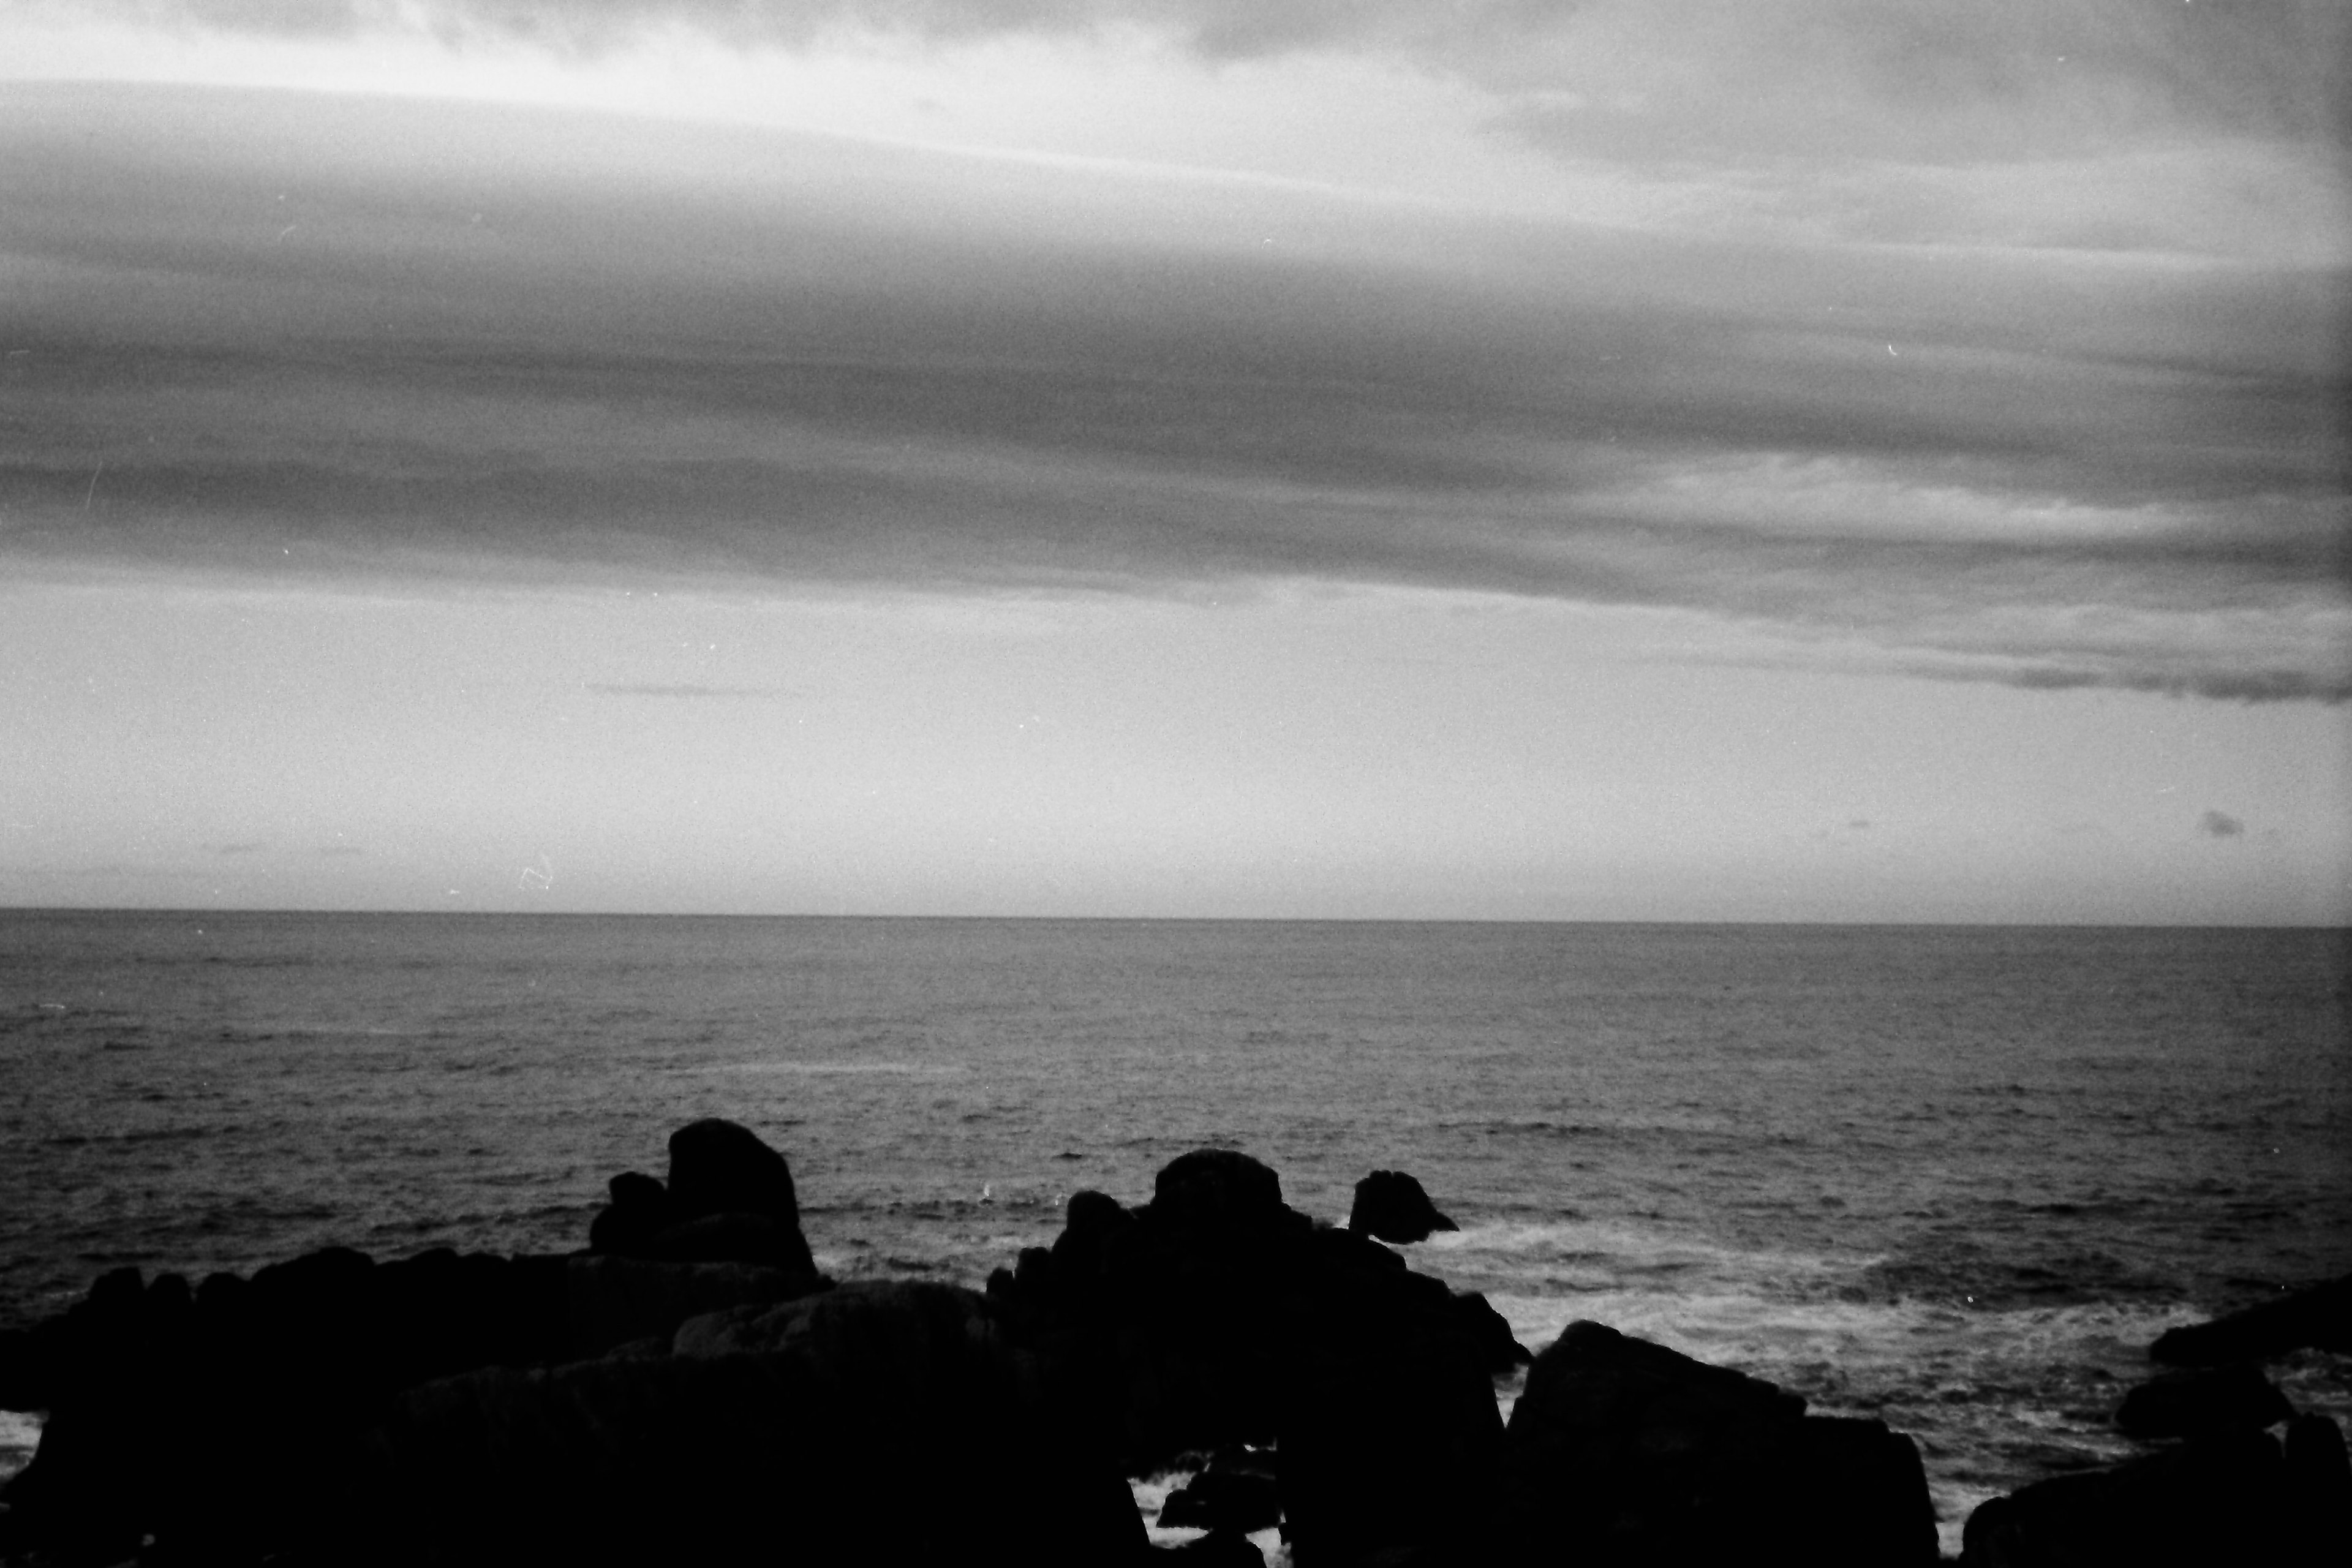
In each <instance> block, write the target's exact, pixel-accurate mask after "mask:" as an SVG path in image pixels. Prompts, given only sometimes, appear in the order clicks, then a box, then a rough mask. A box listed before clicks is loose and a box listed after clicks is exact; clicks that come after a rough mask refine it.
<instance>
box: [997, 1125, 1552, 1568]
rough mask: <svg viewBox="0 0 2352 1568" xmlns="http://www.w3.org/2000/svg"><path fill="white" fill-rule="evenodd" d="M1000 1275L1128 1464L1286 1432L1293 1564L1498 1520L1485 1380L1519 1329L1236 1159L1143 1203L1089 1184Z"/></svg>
mask: <svg viewBox="0 0 2352 1568" xmlns="http://www.w3.org/2000/svg"><path fill="white" fill-rule="evenodd" d="M989 1290H990V1294H991V1296H992V1298H993V1299H994V1300H998V1301H1000V1302H1002V1303H1003V1306H1004V1308H1005V1310H1006V1312H1007V1315H1008V1317H1009V1318H1010V1320H1011V1321H1012V1322H1013V1325H1014V1331H1015V1333H1016V1335H1017V1336H1018V1338H1019V1339H1020V1341H1021V1342H1023V1343H1024V1344H1025V1345H1028V1346H1031V1347H1034V1349H1035V1350H1036V1351H1037V1352H1039V1353H1040V1354H1041V1355H1042V1356H1044V1357H1045V1358H1046V1359H1047V1360H1048V1361H1049V1362H1051V1363H1053V1364H1054V1365H1055V1366H1057V1367H1059V1368H1061V1369H1062V1374H1063V1375H1064V1376H1066V1378H1067V1379H1068V1380H1069V1382H1070V1384H1071V1387H1072V1389H1073V1396H1074V1397H1075V1398H1076V1400H1077V1401H1078V1402H1079V1404H1080V1405H1083V1406H1084V1407H1085V1408H1087V1410H1088V1411H1089V1412H1090V1413H1091V1419H1092V1420H1093V1421H1094V1422H1095V1423H1096V1424H1097V1426H1098V1428H1099V1429H1100V1430H1102V1431H1103V1432H1104V1433H1105V1434H1106V1436H1108V1437H1109V1439H1110V1440H1111V1441H1112V1442H1113V1443H1114V1444H1115V1446H1116V1447H1117V1448H1118V1451H1119V1452H1120V1454H1121V1455H1122V1457H1123V1459H1124V1462H1125V1464H1126V1465H1127V1466H1128V1467H1129V1469H1130V1471H1131V1472H1140V1471H1142V1470H1145V1469H1148V1468H1153V1467H1155V1466H1157V1465H1160V1464H1164V1463H1166V1462H1168V1461H1169V1460H1170V1459H1171V1458H1173V1457H1174V1456H1176V1455H1177V1454H1179V1453H1181V1452H1183V1451H1186V1450H1209V1449H1214V1448H1220V1447H1234V1446H1240V1445H1244V1444H1246V1445H1255V1446H1261V1447H1262V1446H1265V1445H1268V1444H1272V1445H1275V1446H1276V1447H1277V1448H1278V1451H1279V1455H1280V1461H1281V1462H1280V1474H1279V1479H1278V1481H1277V1483H1276V1484H1277V1491H1278V1495H1279V1498H1280V1502H1281V1507H1282V1511H1283V1513H1284V1516H1285V1529H1286V1531H1287V1533H1288V1535H1289V1538H1290V1541H1291V1543H1292V1547H1293V1551H1294V1554H1295V1561H1297V1563H1299V1564H1300V1565H1301V1568H1318V1565H1320V1564H1324V1563H1351V1562H1356V1561H1359V1560H1361V1559H1364V1558H1367V1557H1370V1555H1372V1554H1373V1553H1375V1552H1414V1551H1420V1552H1435V1551H1439V1550H1460V1549H1464V1548H1465V1546H1466V1545H1469V1544H1472V1543H1475V1542H1476V1541H1477V1539H1478V1537H1479V1534H1480V1531H1482V1530H1485V1529H1486V1528H1488V1527H1490V1526H1491V1524H1492V1522H1493V1521H1494V1518H1495V1507H1494V1505H1495V1497H1496V1493H1495V1487H1496V1480H1497V1479H1498V1477H1499V1474H1500V1458H1501V1448H1502V1424H1501V1420H1500V1417H1499V1416H1498V1415H1497V1414H1496V1405H1495V1397H1494V1386H1493V1382H1492V1379H1493V1376H1494V1374H1495V1373H1497V1372H1501V1371H1506V1370H1508V1369H1510V1368H1511V1367H1513V1366H1514V1365H1516V1364H1517V1363H1518V1362H1520V1361H1522V1360H1524V1359H1525V1357H1526V1353H1527V1352H1525V1351H1524V1350H1521V1349H1520V1348H1519V1347H1518V1345H1517V1343H1516V1342H1514V1341H1512V1339H1511V1338H1510V1333H1509V1329H1508V1325H1507V1324H1505V1323H1503V1321H1502V1320H1501V1318H1500V1317H1499V1315H1497V1314H1496V1313H1495V1312H1494V1311H1493V1310H1492V1309H1491V1308H1490V1307H1489V1306H1488V1305H1487V1304H1486V1301H1485V1300H1484V1299H1483V1298H1480V1297H1476V1296H1475V1295H1456V1294H1455V1293H1454V1291H1452V1290H1450V1289H1447V1287H1446V1286H1445V1284H1444V1281H1442V1280H1439V1279H1433V1278H1431V1277H1430V1276H1427V1275H1423V1274H1416V1273H1414V1272H1412V1270H1411V1269H1409V1268H1406V1266H1405V1264H1404V1261H1403V1259H1402V1258H1399V1257H1398V1256H1397V1255H1396V1254H1395V1253H1394V1252H1391V1250H1389V1249H1388V1248H1387V1247H1382V1246H1381V1244H1379V1243H1378V1242H1376V1241H1373V1240H1371V1239H1370V1238H1369V1237H1363V1236H1360V1235H1357V1234H1354V1233H1352V1232H1349V1231H1345V1230H1337V1229H1333V1228H1332V1227H1330V1226H1318V1225H1317V1224H1315V1223H1314V1222H1313V1221H1311V1220H1310V1219H1308V1218H1307V1216H1306V1215H1302V1214H1300V1213H1298V1212H1297V1210H1295V1209H1293V1208H1291V1207H1289V1206H1288V1205H1286V1204H1285V1203H1284V1202H1283V1201H1282V1186H1281V1182H1280V1180H1279V1178H1278V1177H1276V1174H1275V1173H1274V1172H1273V1171H1271V1170H1270V1169H1268V1168H1267V1167H1266V1166H1265V1165H1263V1164H1261V1163H1258V1162H1257V1161H1255V1160H1254V1159H1251V1158H1250V1157H1249V1156H1247V1155H1245V1154H1242V1153H1238V1152H1234V1151H1232V1150H1221V1149H1204V1150H1196V1151H1194V1152H1192V1153H1190V1154H1186V1155H1183V1156H1181V1158H1179V1159H1177V1160H1175V1161H1172V1162H1171V1163H1170V1164H1169V1165H1168V1166H1167V1167H1166V1168H1165V1169H1163V1170H1162V1171H1161V1172H1160V1174H1159V1177H1158V1178H1157V1180H1156V1181H1155V1183H1154V1184H1153V1192H1152V1198H1151V1201H1150V1203H1148V1204H1145V1205H1140V1206H1139V1207H1137V1208H1134V1209H1131V1210H1130V1209H1128V1208H1126V1207H1124V1206H1123V1205H1120V1204H1118V1202H1117V1201H1116V1200H1114V1199H1112V1198H1109V1197H1108V1196H1106V1195H1104V1194H1100V1193H1081V1194H1078V1195H1076V1197H1074V1198H1072V1199H1071V1200H1070V1206H1069V1218H1068V1223H1067V1225H1066V1226H1065V1228H1064V1230H1063V1232H1062V1235H1061V1237H1060V1238H1059V1239H1057V1240H1056V1241H1055V1244H1054V1246H1053V1247H1051V1248H1050V1249H1048V1248H1045V1247H1033V1248H1030V1249H1029V1250H1027V1251H1025V1252H1024V1253H1023V1254H1022V1256H1021V1258H1020V1265H1019V1268H1017V1270H1004V1269H1000V1270H998V1271H997V1273H996V1275H995V1276H994V1277H993V1278H992V1279H991V1280H990V1282H989ZM1498 1330H1499V1333H1498Z"/></svg>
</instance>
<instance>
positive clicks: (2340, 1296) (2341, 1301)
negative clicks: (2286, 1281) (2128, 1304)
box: [2147, 1274, 2352, 1366]
mask: <svg viewBox="0 0 2352 1568" xmlns="http://www.w3.org/2000/svg"><path fill="white" fill-rule="evenodd" d="M2307 1348H2312V1349H2318V1350H2329V1351H2352V1274H2347V1275H2346V1276H2345V1277H2344V1278H2342V1279H2331V1280H2329V1281H2328V1282H2327V1283H2326V1284H2324V1285H2315V1286H2313V1287H2311V1288H2310V1289H2307V1290H2298V1291H2296V1292H2295V1293H2294V1294H2293V1295H2291V1296H2287V1297H2284V1298H2283V1299H2282V1300H2276V1301H2265V1302H2263V1304H2262V1305H2260V1306H2257V1307H2249V1308H2247V1309H2246V1310H2243V1311H2241V1312H2231V1313H2230V1314H2229V1315H2227V1316H2226V1317H2221V1318H2216V1319H2214V1320H2213V1321H2210V1322H2207V1323H2191V1324H2189V1325H2188V1326H2187V1327H2185V1328H2178V1329H2168V1330H2167V1331H2165V1332H2163V1333H2162V1334H2159V1335H2158V1336H2157V1341H2156V1343H2155V1344H2153V1345H2151V1346H2149V1347H2148V1352H2147V1353H2148V1357H2149V1359H2150V1360H2152V1361H2157V1362H2161V1363H2164V1364H2165V1365H2167V1366H2221V1365H2225V1364H2227V1363H2231V1362H2241V1361H2267V1360H2269V1359H2271V1358H2272V1357H2273V1356H2282V1355H2285V1354H2288V1353H2289V1352H2294V1351H2298V1350H2304V1349H2307Z"/></svg>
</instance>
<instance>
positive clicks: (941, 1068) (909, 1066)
mask: <svg viewBox="0 0 2352 1568" xmlns="http://www.w3.org/2000/svg"><path fill="white" fill-rule="evenodd" d="M687 1070H690V1071H692V1072H696V1073H702V1074H717V1073H782V1074H785V1075H788V1076H793V1077H800V1078H835V1077H850V1076H856V1075H858V1074H865V1073H872V1074H877V1075H879V1076H883V1077H897V1078H965V1077H968V1076H970V1074H971V1068H967V1067H964V1066H963V1065H961V1063H958V1062H861V1061H824V1062H803V1061H774V1060H769V1059H766V1058H757V1059H753V1060H751V1061H740V1062H709V1063H706V1064H705V1065H703V1066H701V1067H698V1068H690V1069H687Z"/></svg>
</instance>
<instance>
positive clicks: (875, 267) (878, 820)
mask: <svg viewBox="0 0 2352 1568" xmlns="http://www.w3.org/2000/svg"><path fill="white" fill-rule="evenodd" d="M2347 60H2352V11H2347V8H2346V7H2344V6H2343V5H2340V4H2338V3H2336V0H2237V3H2225V0H1981V3H1976V4H1969V5H1955V4H1952V3H1950V0H1584V3H1561V4H1538V3H1533V0H1459V3H1454V4H1432V3H1429V0H1417V3H1412V4H1405V3H1401V0H1400V3H1387V0H1362V3H1358V4H1348V5H1340V4H1336V3H1330V0H1249V3H1246V4H1244V3H1242V0H1164V3H1150V0H974V3H957V4H949V3H947V0H837V3H812V4H800V3H793V0H11V4H10V5H8V6H7V7H5V10H0V904H7V905H13V906H32V907H47V906H104V907H112V906H129V907H161V908H291V909H427V910H591V911H603V910H614V911H619V910H646V911H662V912H670V911H677V912H688V911H703V912H718V913H779V914H783V913H811V914H834V913H849V914H945V915H1082V916H1181V917H1282V918H1308V917H1312V918H1441V919H1515V920H1661V921H1716V920H1719V921H1969V922H1975V921H1990V922H2051V923H2074V922H2101V923H2167V924H2171V923H2192V924H2233V923H2310V922H2328V923H2345V922H2347V921H2352V700H2347V699H2352V580H2347V529H2348V528H2352V510H2347V485H2346V479H2347V451H2348V450H2352V448H2347V423H2346V412H2345V411H2346V409H2347V406H2352V400H2347V368H2352V315H2347V300H2352V289H2348V288H2347V283H2352V179H2347V169H2348V168H2352V165H2347V152H2352V125H2347V111H2346V108H2345V106H2346V105H2347V103H2352V81H2347V65H2346V62H2347Z"/></svg>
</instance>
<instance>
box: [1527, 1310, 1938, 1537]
mask: <svg viewBox="0 0 2352 1568" xmlns="http://www.w3.org/2000/svg"><path fill="white" fill-rule="evenodd" d="M1507 1506H1508V1508H1509V1512H1510V1521H1511V1523H1510V1531H1511V1540H1512V1547H1513V1551H1514V1559H1513V1560H1514V1561H1518V1562H1524V1563H1578V1564H1591V1565H1594V1568H1600V1565H1615V1564H1636V1563H1639V1564H1673V1563H1711V1562H1721V1563H1733V1562H1738V1563H1791V1564H1794V1563H1806V1564H1821V1565H1823V1568H1831V1565H1849V1564H1850V1565H1852V1568H1897V1565H1901V1564H1920V1565H1923V1568H1924V1565H1927V1564H1932V1563H1935V1562H1936V1561H1937V1543H1936V1517H1935V1509H1934V1505H1933V1504H1932V1503H1931V1502H1930V1501H1929V1500H1928V1497H1927V1477H1926V1474H1925V1472H1924V1471H1923V1470H1922V1468H1921V1467H1920V1463H1919V1454H1918V1449H1917V1448H1916V1447H1915V1446H1914V1445H1913V1443H1912V1442H1911V1440H1910V1439H1909V1438H1908V1437H1906V1436H1901V1435H1900V1434H1898V1433H1895V1432H1892V1431H1890V1430H1888V1429H1887V1427H1886V1426H1885V1424H1884V1423H1882V1422H1878V1421H1866V1420H1846V1419H1835V1418H1830V1417H1823V1416H1811V1415H1806V1414H1805V1402H1804V1400H1803V1399H1802V1398H1801V1397H1800V1396H1798V1395H1796V1394H1789V1393H1786V1392H1784V1391H1782V1390H1781V1389H1780V1388H1778V1387H1776V1386H1774V1385H1773V1384H1769V1383H1764V1382H1761V1381H1759V1380H1758V1379H1755V1378H1752V1377H1748V1376H1745V1375H1743V1374H1742V1373H1737V1372H1733V1371H1730V1370H1728V1369H1727V1368H1723V1367H1715V1366H1709V1365H1706V1363H1702V1362H1697V1361H1693V1360H1692V1359H1691V1358H1689V1357H1688V1356H1685V1355H1682V1354H1680V1353H1678V1352H1675V1351H1671V1350H1668V1349H1666V1348H1665V1347H1664V1346H1663V1345H1656V1344H1652V1343H1650V1342H1646V1341H1643V1340H1636V1339H1632V1338H1629V1337H1627V1336H1625V1335H1623V1334H1621V1333H1619V1332H1618V1331H1615V1330H1614V1329H1611V1328H1607V1327H1605V1326H1603V1325H1601V1324H1600V1323H1592V1322H1580V1323H1572V1324H1570V1326H1569V1328H1568V1330H1567V1331H1565V1332H1563V1333H1562V1334H1561V1335H1560V1337H1559V1339H1558V1340H1557V1341H1555V1342H1553V1343H1552V1344H1551V1345H1550V1346H1549V1347H1548V1348H1547V1349H1546V1350H1545V1351H1544V1352H1543V1353H1542V1354H1541V1355H1539V1356H1538V1357H1537V1358H1536V1361H1535V1364H1534V1366H1532V1367H1531V1368H1529V1369H1528V1384H1527V1389H1526V1392H1524V1393H1523V1394H1521V1395H1520V1396H1519V1401H1518V1404H1517V1406H1516V1407H1515V1408H1514V1409H1513V1411H1512V1413H1511V1425H1510V1434H1509V1496H1508V1500H1507Z"/></svg>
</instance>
